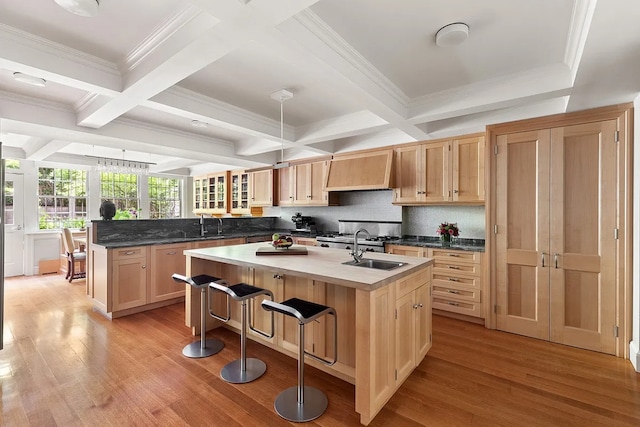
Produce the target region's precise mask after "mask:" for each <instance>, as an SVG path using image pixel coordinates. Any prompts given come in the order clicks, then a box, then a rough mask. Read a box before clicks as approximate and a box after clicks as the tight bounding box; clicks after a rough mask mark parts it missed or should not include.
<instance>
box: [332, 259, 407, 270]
mask: <svg viewBox="0 0 640 427" xmlns="http://www.w3.org/2000/svg"><path fill="white" fill-rule="evenodd" d="M342 264H344V265H353V266H356V267H364V268H373V269H376V270H393V269H394V268H398V267H402V266H403V265H407V263H406V262H396V261H382V260H379V259H363V260H361V261H355V260H353V261H347V262H343V263H342Z"/></svg>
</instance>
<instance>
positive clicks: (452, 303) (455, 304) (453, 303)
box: [447, 302, 460, 307]
mask: <svg viewBox="0 0 640 427" xmlns="http://www.w3.org/2000/svg"><path fill="white" fill-rule="evenodd" d="M447 304H449V305H453V306H455V307H458V306H459V305H460V304H458V303H457V302H447Z"/></svg>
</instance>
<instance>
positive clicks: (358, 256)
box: [350, 228, 371, 262]
mask: <svg viewBox="0 0 640 427" xmlns="http://www.w3.org/2000/svg"><path fill="white" fill-rule="evenodd" d="M361 231H364V232H365V233H367V238H368V239H369V238H371V234H369V231H367V230H366V229H365V228H359V229H358V231H356V234H354V235H353V251H351V252H350V255H351V256H352V257H353V259H354V260H355V261H356V262H360V261H362V257H363V256H364V251H363V250H360V249H358V233H360V232H361Z"/></svg>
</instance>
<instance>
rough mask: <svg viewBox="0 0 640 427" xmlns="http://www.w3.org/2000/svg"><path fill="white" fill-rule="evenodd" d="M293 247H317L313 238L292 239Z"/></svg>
mask: <svg viewBox="0 0 640 427" xmlns="http://www.w3.org/2000/svg"><path fill="white" fill-rule="evenodd" d="M292 239H293V244H294V245H303V246H318V242H317V240H316V238H315V237H292Z"/></svg>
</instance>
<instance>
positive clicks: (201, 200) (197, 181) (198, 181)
mask: <svg viewBox="0 0 640 427" xmlns="http://www.w3.org/2000/svg"><path fill="white" fill-rule="evenodd" d="M207 182H208V180H207V177H206V176H196V177H194V178H193V213H194V214H196V215H200V214H203V213H206V211H207V209H208V208H209V206H208V200H209V190H208V185H207Z"/></svg>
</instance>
